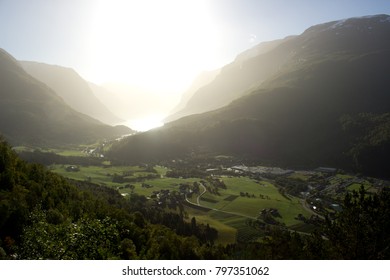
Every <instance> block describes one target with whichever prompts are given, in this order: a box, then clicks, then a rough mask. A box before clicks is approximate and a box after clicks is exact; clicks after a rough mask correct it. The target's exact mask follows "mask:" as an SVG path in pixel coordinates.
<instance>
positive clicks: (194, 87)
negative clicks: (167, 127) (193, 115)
mask: <svg viewBox="0 0 390 280" xmlns="http://www.w3.org/2000/svg"><path fill="white" fill-rule="evenodd" d="M220 71H221V69H216V70H212V71H204V72H202V73H200V74H199V76H198V77H196V78H195V80H194V81H193V83H192V84H191V86H190V87H189V88H188V89H187V90H186V91H185V92H184V93H183V95H182V98H181V100H180V102H179V103H178V104H177V105H176V106H175V108H173V109H172V111H171V113H170V114H169V116H168V117H167V118H165V119H164V123H167V122H171V121H174V120H177V119H180V118H181V117H184V116H186V115H187V113H186V110H185V108H186V105H187V103H188V101H189V100H190V99H191V98H192V96H193V95H194V94H195V93H196V92H197V91H198V90H199V89H200V88H202V87H204V86H206V85H208V84H209V83H211V82H212V81H213V80H214V79H215V77H216V76H217V75H218V73H219V72H220Z"/></svg>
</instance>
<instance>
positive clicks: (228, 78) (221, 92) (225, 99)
mask: <svg viewBox="0 0 390 280" xmlns="http://www.w3.org/2000/svg"><path fill="white" fill-rule="evenodd" d="M292 38H293V37H292V36H291V37H287V38H285V39H280V40H275V41H271V42H264V43H260V44H259V45H257V46H256V47H254V48H252V49H249V50H247V51H245V52H243V53H241V54H240V55H238V56H237V58H236V59H235V60H234V61H233V62H232V63H230V64H228V65H226V66H225V67H223V68H222V69H221V70H220V72H219V74H218V75H217V76H216V77H215V78H214V79H213V81H212V82H210V83H209V84H206V85H204V86H203V87H200V88H199V89H198V90H197V91H196V92H195V93H193V94H192V96H191V98H190V99H189V100H188V101H187V102H186V106H185V107H184V108H183V109H181V110H179V111H177V112H175V113H173V114H172V115H170V116H168V117H167V118H166V120H167V122H168V121H172V120H176V119H179V118H181V117H184V116H188V115H192V114H199V113H204V112H207V111H211V110H215V109H218V108H221V107H223V106H226V105H228V104H229V103H230V102H231V101H233V100H235V99H237V98H239V97H241V96H243V95H245V94H247V93H248V92H250V90H251V89H252V88H253V87H255V86H257V85H259V84H261V82H263V81H264V80H265V79H267V78H268V77H270V76H271V75H272V74H274V73H275V72H276V71H277V70H278V69H279V68H280V67H281V66H282V65H283V64H285V63H286V61H288V59H289V57H290V53H289V49H288V48H280V49H278V50H277V51H275V52H273V53H271V51H272V50H274V49H275V48H277V47H278V46H279V45H281V44H283V43H287V42H288V41H290V40H291V39H292Z"/></svg>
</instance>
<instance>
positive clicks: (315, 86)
mask: <svg viewBox="0 0 390 280" xmlns="http://www.w3.org/2000/svg"><path fill="white" fill-rule="evenodd" d="M387 17H388V16H386V15H379V16H377V17H372V18H363V19H353V20H346V21H345V22H346V23H347V24H353V26H354V27H355V28H352V29H345V30H346V31H345V32H343V33H339V34H336V32H334V31H333V30H332V29H330V30H325V32H324V31H323V29H322V27H324V26H325V27H329V26H332V25H333V24H335V23H336V22H337V21H336V22H330V23H327V24H325V25H320V27H321V28H319V26H318V25H317V26H314V27H310V28H309V29H307V30H306V31H305V32H303V33H302V34H301V35H299V36H296V37H293V38H292V39H290V40H289V41H287V42H285V43H284V44H280V45H278V46H277V47H276V48H275V49H273V50H272V51H271V57H274V56H275V55H276V53H281V52H283V53H285V54H286V53H288V55H289V57H288V60H287V62H286V63H285V64H283V67H281V68H280V69H278V70H277V71H276V72H275V73H274V74H273V75H272V76H270V77H269V78H268V79H266V80H265V81H261V83H259V84H258V85H257V86H256V87H254V88H253V89H252V91H251V92H249V93H248V94H246V95H245V96H243V97H241V98H239V99H236V100H234V101H233V102H232V103H230V104H229V105H228V106H225V107H223V108H220V109H217V110H214V111H210V112H207V113H203V114H196V115H192V116H187V117H184V118H182V119H179V120H177V121H174V122H172V123H168V124H166V125H165V126H164V127H163V128H160V129H156V130H153V131H150V132H148V133H145V134H140V135H137V136H134V137H129V138H128V139H126V140H124V141H122V142H121V143H118V144H117V145H115V146H114V147H113V149H112V151H111V154H112V156H113V157H117V158H118V159H121V160H123V159H124V157H126V158H132V159H133V160H134V159H135V158H138V160H141V161H142V160H143V161H147V160H151V159H152V156H150V157H148V155H153V154H154V152H155V154H156V155H157V156H156V157H155V159H161V160H164V159H168V158H175V157H176V158H177V157H179V158H182V157H191V155H198V156H200V155H209V156H212V155H218V154H228V155H234V156H236V157H240V158H243V159H251V160H253V159H255V160H258V161H262V162H268V163H270V164H277V165H280V166H291V165H296V166H319V165H328V166H337V167H340V168H347V169H356V170H358V171H361V172H370V173H371V174H372V173H375V172H376V171H375V168H376V169H377V170H378V172H377V173H379V175H380V176H385V174H386V172H387V174H388V172H389V171H390V170H388V168H386V167H384V166H386V165H384V164H383V163H384V162H385V157H386V155H387V154H388V152H385V151H389V146H390V142H389V140H386V139H387V138H383V137H382V138H381V139H382V140H381V141H379V142H378V140H375V139H374V138H373V137H375V138H378V137H379V135H380V133H379V134H378V132H376V136H373V135H374V134H373V131H378V129H379V131H381V133H382V135H387V133H388V131H387V130H385V129H386V126H385V125H382V124H381V123H380V122H379V121H378V120H381V121H384V122H387V117H386V114H387V113H388V112H389V111H390V96H389V94H388V92H389V90H390V81H388V78H387V73H389V71H390V66H389V65H388V63H387V61H390V38H388V36H385V35H386V34H390V22H387V20H386V21H384V19H387ZM368 21H369V22H370V24H375V25H373V26H374V27H375V28H372V29H367V28H366V29H362V28H361V26H366V24H367V22H368ZM262 59H263V61H264V59H265V58H262ZM268 59H269V58H268ZM258 61H262V60H257V58H256V57H255V58H252V59H250V60H249V61H248V62H247V63H253V64H255V63H256V62H258ZM362 114H363V115H364V114H366V115H365V116H369V117H365V121H366V122H368V123H371V124H372V130H371V132H370V131H367V130H366V129H363V128H362V127H360V128H358V129H357V131H355V132H354V136H352V134H351V131H350V130H349V129H348V127H350V126H351V125H352V124H351V123H350V124H348V123H346V122H345V120H346V119H348V118H349V119H353V120H358V119H359V118H360V117H359V116H361V115H362ZM367 114H368V115H367ZM370 114H371V115H370ZM363 115H362V116H363ZM353 122H354V121H352V123H353ZM371 134H372V135H371ZM370 135H371V136H370ZM155 139H158V141H156V140H155ZM362 139H367V140H364V142H362V141H363V140H362ZM370 143H372V144H370ZM374 143H376V144H374ZM379 151H384V153H383V154H382V156H376V157H375V158H373V159H372V160H371V161H370V163H371V164H372V166H373V167H375V168H373V167H372V168H370V167H369V166H367V164H365V163H364V159H363V155H364V158H367V155H369V154H370V152H371V153H372V154H375V155H380V154H381V153H379ZM143 152H144V153H143ZM119 153H120V154H122V155H123V156H122V157H121V156H119ZM376 175H378V174H376Z"/></svg>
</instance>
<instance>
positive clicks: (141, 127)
mask: <svg viewBox="0 0 390 280" xmlns="http://www.w3.org/2000/svg"><path fill="white" fill-rule="evenodd" d="M123 125H126V126H128V127H130V128H132V129H134V130H136V131H139V132H145V131H148V130H151V129H153V128H157V127H161V126H163V125H164V123H163V117H162V116H158V115H151V116H148V117H145V118H141V119H134V120H130V121H127V122H125V123H123Z"/></svg>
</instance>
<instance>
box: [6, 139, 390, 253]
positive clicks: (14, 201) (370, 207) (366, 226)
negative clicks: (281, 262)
mask: <svg viewBox="0 0 390 280" xmlns="http://www.w3.org/2000/svg"><path fill="white" fill-rule="evenodd" d="M146 201H147V199H146V198H145V197H143V196H138V195H131V196H130V197H129V198H128V199H126V198H124V197H122V196H121V195H120V194H119V193H118V192H117V191H115V190H113V189H109V188H107V187H102V186H99V185H94V184H91V183H88V182H76V181H72V182H69V181H67V180H66V179H64V178H63V177H61V176H59V175H55V174H54V173H51V172H50V171H48V170H47V169H45V168H44V167H43V166H41V165H37V164H27V163H25V162H24V161H22V160H20V159H19V158H18V157H17V156H16V154H15V153H14V152H13V151H12V149H11V148H10V146H8V144H7V143H5V142H4V141H3V140H1V142H0V258H1V259H328V258H330V259H388V258H389V257H390V250H389V247H388V244H389V242H390V235H389V232H390V195H389V193H388V192H386V191H382V192H380V193H379V194H369V193H366V192H365V191H364V190H361V191H360V192H359V193H358V192H353V193H352V194H348V195H347V196H346V198H345V200H344V205H343V207H344V211H342V212H340V213H339V214H338V215H336V216H335V217H333V218H332V219H330V218H327V219H326V221H323V222H321V221H318V227H317V231H315V232H314V233H313V234H312V235H310V236H306V235H299V234H298V233H294V232H292V231H289V230H287V229H284V228H280V227H274V226H272V225H269V226H267V227H266V228H265V230H266V236H265V237H264V238H263V239H262V241H258V242H246V243H240V242H237V243H235V244H231V245H227V246H221V245H214V240H215V238H216V237H217V234H218V233H217V231H216V230H215V229H213V228H211V227H209V226H208V225H202V224H198V223H197V222H196V219H195V218H193V219H192V220H191V221H190V222H186V221H185V220H184V219H183V216H182V215H180V214H179V213H175V212H172V211H167V212H165V211H161V208H158V209H157V208H154V207H149V206H147V203H146ZM251 224H252V225H253V227H254V228H256V223H255V222H252V223H251Z"/></svg>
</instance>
